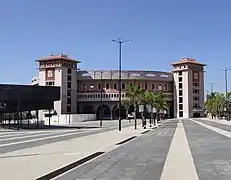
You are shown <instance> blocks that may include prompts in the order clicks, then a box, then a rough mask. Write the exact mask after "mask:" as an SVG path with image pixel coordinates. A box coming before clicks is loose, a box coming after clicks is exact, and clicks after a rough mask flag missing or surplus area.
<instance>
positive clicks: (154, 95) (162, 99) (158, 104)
mask: <svg viewBox="0 0 231 180" xmlns="http://www.w3.org/2000/svg"><path fill="white" fill-rule="evenodd" d="M145 101H146V104H149V105H151V107H152V108H153V107H155V108H156V110H157V118H158V120H159V113H160V110H166V109H167V108H168V104H167V102H166V95H165V94H163V93H162V92H159V91H158V92H150V91H146V92H145ZM150 119H153V113H151V118H150ZM150 122H151V120H150ZM155 123H156V122H155Z"/></svg>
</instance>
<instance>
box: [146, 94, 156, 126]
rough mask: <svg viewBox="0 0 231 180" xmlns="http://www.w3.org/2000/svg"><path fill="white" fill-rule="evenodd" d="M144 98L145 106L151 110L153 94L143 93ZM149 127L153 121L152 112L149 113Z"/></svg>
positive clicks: (153, 101)
mask: <svg viewBox="0 0 231 180" xmlns="http://www.w3.org/2000/svg"><path fill="white" fill-rule="evenodd" d="M144 98H145V102H146V104H147V105H150V106H151V109H153V107H154V104H155V94H154V93H153V92H150V91H145V93H144ZM150 115H151V116H150V126H151V123H152V120H153V112H150Z"/></svg>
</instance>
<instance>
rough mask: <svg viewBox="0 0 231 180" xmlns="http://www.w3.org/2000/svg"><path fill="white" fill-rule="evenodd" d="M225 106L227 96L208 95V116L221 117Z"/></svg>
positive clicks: (206, 103)
mask: <svg viewBox="0 0 231 180" xmlns="http://www.w3.org/2000/svg"><path fill="white" fill-rule="evenodd" d="M224 105H225V96H224V94H223V93H217V92H215V93H212V94H210V95H207V98H206V102H205V108H206V112H207V115H208V116H211V117H212V119H213V117H218V118H219V117H220V116H221V112H222V111H223V109H224Z"/></svg>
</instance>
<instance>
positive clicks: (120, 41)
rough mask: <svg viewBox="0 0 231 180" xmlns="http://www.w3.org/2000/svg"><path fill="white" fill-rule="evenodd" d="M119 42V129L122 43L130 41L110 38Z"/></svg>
mask: <svg viewBox="0 0 231 180" xmlns="http://www.w3.org/2000/svg"><path fill="white" fill-rule="evenodd" d="M112 41H113V42H116V43H118V44H119V131H121V100H122V98H121V70H122V44H123V43H125V42H130V40H121V39H120V38H118V39H117V40H112Z"/></svg>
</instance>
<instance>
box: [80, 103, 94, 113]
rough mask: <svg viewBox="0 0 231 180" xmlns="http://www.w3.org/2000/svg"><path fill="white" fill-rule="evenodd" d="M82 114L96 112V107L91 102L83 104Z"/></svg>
mask: <svg viewBox="0 0 231 180" xmlns="http://www.w3.org/2000/svg"><path fill="white" fill-rule="evenodd" d="M81 114H95V110H94V107H93V106H92V105H90V104H87V105H83V106H82V108H81Z"/></svg>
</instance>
